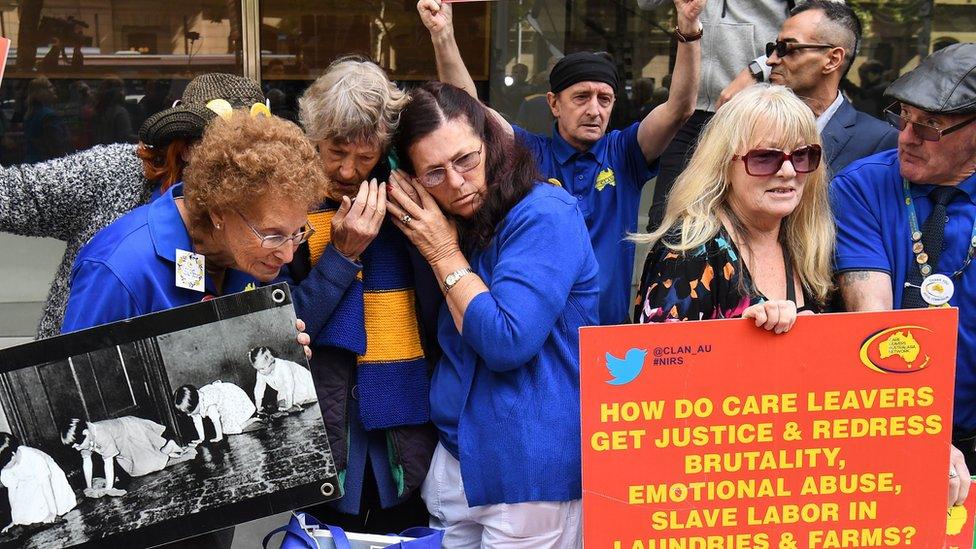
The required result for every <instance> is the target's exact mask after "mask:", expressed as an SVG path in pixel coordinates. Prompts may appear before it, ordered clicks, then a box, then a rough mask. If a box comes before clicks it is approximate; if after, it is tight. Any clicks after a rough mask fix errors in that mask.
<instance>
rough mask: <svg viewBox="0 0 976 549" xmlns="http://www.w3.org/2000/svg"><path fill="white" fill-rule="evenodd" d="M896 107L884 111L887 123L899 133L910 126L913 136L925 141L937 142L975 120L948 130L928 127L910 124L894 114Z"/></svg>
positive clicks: (892, 106)
mask: <svg viewBox="0 0 976 549" xmlns="http://www.w3.org/2000/svg"><path fill="white" fill-rule="evenodd" d="M897 106H898V104H897V103H895V104H893V105H891V106H890V107H888V108H887V109H885V117H887V118H888V123H889V124H891V125H892V126H894V127H895V129H896V130H898V131H900V132H901V131H905V128H906V127H908V125H909V124H911V125H912V131H913V132H915V135H917V136H918V137H919V139H924V140H925V141H939V140H940V139H942V136H945V135H949V134H950V133H952V132H954V131H956V130H961V129H963V128H965V127H966V126H968V125H969V124H972V123H973V121H974V120H976V116H974V117H973V118H970V119H969V120H963V121H962V122H960V123H958V124H956V125H955V126H949V127H948V128H936V127H935V126H929V125H928V124H922V123H921V122H912V121H911V120H909V119H907V118H905V117H904V116H902V115H900V114H898V113H896V112H895V111H894V109H895V108H896V107H897Z"/></svg>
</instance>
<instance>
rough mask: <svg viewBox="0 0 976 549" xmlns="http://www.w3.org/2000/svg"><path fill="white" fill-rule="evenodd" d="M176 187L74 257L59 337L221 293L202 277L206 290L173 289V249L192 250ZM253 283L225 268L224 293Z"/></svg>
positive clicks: (100, 234)
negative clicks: (177, 202) (178, 206)
mask: <svg viewBox="0 0 976 549" xmlns="http://www.w3.org/2000/svg"><path fill="white" fill-rule="evenodd" d="M182 196H183V185H182V184H179V185H174V186H173V187H172V188H170V189H169V191H168V192H166V193H164V194H163V195H162V196H160V198H159V199H158V200H155V201H153V202H150V203H149V204H146V205H143V206H140V207H138V208H136V209H134V210H132V211H131V212H129V213H128V214H126V215H124V216H122V217H121V218H119V219H118V220H116V221H115V222H114V223H112V224H111V225H109V226H108V227H105V228H104V229H102V230H101V231H99V232H98V233H97V234H96V235H95V236H94V237H92V239H91V240H90V241H89V242H88V244H85V246H84V247H83V248H82V249H81V251H80V252H79V253H78V257H77V258H76V259H75V265H74V268H73V269H72V270H71V293H70V295H69V296H68V305H67V308H66V310H65V314H64V323H63V324H62V325H61V333H68V332H73V331H75V330H81V329H84V328H90V327H92V326H98V325H100V324H108V323H110V322H115V321H118V320H124V319H126V318H132V317H134V316H139V315H144V314H149V313H152V312H155V311H163V310H166V309H171V308H173V307H179V306H181V305H188V304H190V303H197V302H199V301H201V300H202V299H203V298H204V296H208V295H209V296H217V295H220V294H219V293H218V292H217V291H216V286H215V285H214V282H213V280H212V279H211V277H210V276H209V275H208V276H207V277H206V281H205V286H206V292H198V291H196V290H188V289H186V288H179V287H177V286H176V250H177V249H179V250H186V251H192V250H193V244H192V243H191V241H190V235H189V233H188V232H187V230H186V225H184V224H183V218H182V217H180V212H179V210H177V209H176V202H175V201H176V199H178V198H182ZM254 282H256V281H255V279H254V278H253V277H251V276H250V275H247V274H245V273H242V272H240V271H235V270H232V269H227V270H226V271H225V275H224V288H223V289H224V293H228V294H230V293H235V292H240V291H243V290H244V289H245V287H246V286H247V285H248V284H250V283H254Z"/></svg>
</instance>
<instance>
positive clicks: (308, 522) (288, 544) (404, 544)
mask: <svg viewBox="0 0 976 549" xmlns="http://www.w3.org/2000/svg"><path fill="white" fill-rule="evenodd" d="M316 530H328V532H329V534H330V535H331V544H332V545H334V548H335V549H355V547H356V545H359V544H356V543H354V541H350V540H349V536H347V535H346V533H345V532H344V531H343V530H342V528H339V527H338V526H330V525H328V524H322V523H320V522H319V521H318V519H316V518H315V517H313V516H311V515H309V514H306V513H294V514H292V516H291V520H289V521H288V524H286V525H285V526H282V527H280V528H275V529H274V530H272V531H271V532H269V533H268V535H267V536H264V541H263V542H262V547H264V548H265V549H267V547H268V542H269V541H270V540H271V537H272V536H274V535H275V534H277V533H278V532H284V534H285V537H284V539H282V541H281V547H280V549H320V548H322V547H324V545H323V544H322V542H325V541H326V540H328V539H329V538H324V537H321V538H316V536H315V535H314V532H315V531H316ZM398 537H400V538H413V539H409V540H400V541H392V542H391V544H390V545H387V546H386V549H440V547H441V539H442V538H443V537H444V531H443V530H435V529H433V528H426V527H423V526H417V527H414V528H408V529H406V530H404V531H403V532H401V533H400V535H399V536H398ZM371 545H372V546H375V543H372V544H371ZM325 547H328V546H325Z"/></svg>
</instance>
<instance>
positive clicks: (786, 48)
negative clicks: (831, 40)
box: [766, 40, 834, 58]
mask: <svg viewBox="0 0 976 549" xmlns="http://www.w3.org/2000/svg"><path fill="white" fill-rule="evenodd" d="M832 47H834V46H832V45H830V44H800V43H799V42H787V41H785V40H777V41H775V42H767V43H766V57H772V56H773V53H774V52H775V53H776V55H778V56H780V57H781V58H782V57H786V56H788V55H790V54H791V53H793V52H795V51H796V50H808V49H814V48H832Z"/></svg>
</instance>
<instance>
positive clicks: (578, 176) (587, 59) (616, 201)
mask: <svg viewBox="0 0 976 549" xmlns="http://www.w3.org/2000/svg"><path fill="white" fill-rule="evenodd" d="M674 4H675V7H676V11H677V13H678V25H677V27H676V28H675V29H674V35H675V38H676V39H677V40H678V54H677V58H676V62H675V70H674V75H673V76H672V80H671V92H670V95H669V97H668V100H667V101H666V102H665V103H663V104H662V105H660V106H658V107H657V108H655V109H654V110H653V111H651V112H650V114H648V115H647V116H646V117H645V118H644V119H643V120H641V121H639V122H635V123H634V124H632V125H631V126H630V127H628V128H626V129H624V130H622V131H616V130H615V131H612V132H610V133H607V123H608V122H609V120H610V112H611V110H613V105H614V101H615V99H616V94H617V93H618V91H619V82H618V77H617V68H616V66H615V65H614V63H613V60H612V59H611V58H610V56H609V55H608V54H605V53H593V52H578V53H572V54H569V55H567V56H566V57H564V58H563V59H561V60H560V61H559V62H558V63H556V65H555V67H553V69H552V72H551V73H550V75H549V87H550V92H549V93H548V94H547V98H548V101H549V108H550V109H551V110H552V114H553V116H554V117H555V118H556V128H555V131H553V133H552V136H551V137H549V136H542V135H534V134H531V133H528V132H526V131H525V130H523V129H521V128H519V127H517V126H514V127H513V126H510V125H509V123H508V122H506V121H505V120H504V119H503V118H502V117H501V116H500V115H498V117H497V118H498V120H499V121H500V122H501V123H502V124H503V125H504V126H505V127H510V128H512V131H513V132H514V134H515V136H516V137H517V138H518V139H520V140H521V141H522V143H523V144H524V145H525V146H527V147H528V148H529V150H530V151H532V153H533V156H534V157H535V159H536V161H537V162H538V167H539V171H540V172H541V173H542V178H543V179H545V180H548V181H549V182H550V183H553V184H556V185H560V186H562V187H563V188H565V189H566V190H567V191H569V192H570V193H572V194H574V195H575V196H576V197H577V199H578V200H579V207H580V210H581V211H582V212H583V216H584V217H585V218H586V225H587V228H588V229H589V231H590V240H591V242H592V243H593V250H594V252H596V257H597V262H598V263H599V265H600V323H601V324H621V323H625V322H629V320H630V310H631V305H630V286H631V279H632V277H633V270H634V254H635V251H636V250H635V248H634V244H633V243H631V242H629V241H628V240H626V237H627V234H628V233H633V232H636V231H637V209H638V206H639V203H640V194H641V189H642V188H643V186H644V184H645V183H646V182H647V181H648V180H650V179H652V178H653V177H654V176H656V175H657V171H658V166H657V162H656V161H657V158H658V157H659V156H660V155H661V152H662V151H663V150H664V148H665V147H666V146H667V145H668V143H669V142H670V141H671V138H672V137H673V136H674V134H675V132H677V131H678V128H680V127H681V125H682V124H683V123H684V122H685V120H687V119H688V117H690V116H691V114H692V112H693V111H694V108H695V97H696V95H697V90H698V79H699V72H700V71H699V67H700V63H701V48H700V41H699V39H700V38H701V36H702V26H701V22H700V21H699V20H698V16H699V14H700V13H701V11H702V8H703V7H704V5H705V0H674ZM417 10H418V11H419V12H420V17H421V19H422V20H423V22H424V25H425V26H426V27H427V29H428V30H429V31H430V35H431V40H432V41H433V43H434V53H435V55H436V58H437V74H438V77H439V78H440V79H441V80H442V81H444V82H447V83H450V84H454V85H455V86H458V87H459V88H462V89H464V90H465V91H467V92H468V93H469V94H471V95H472V96H475V97H477V91H476V90H475V87H474V81H473V80H472V79H471V76H470V75H469V74H468V71H467V69H466V68H465V67H464V61H463V60H462V59H461V54H460V51H459V50H458V46H457V42H456V41H455V40H454V30H453V25H452V19H451V17H452V11H451V5H450V3H448V2H444V1H443V0H420V1H419V2H418V3H417Z"/></svg>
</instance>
